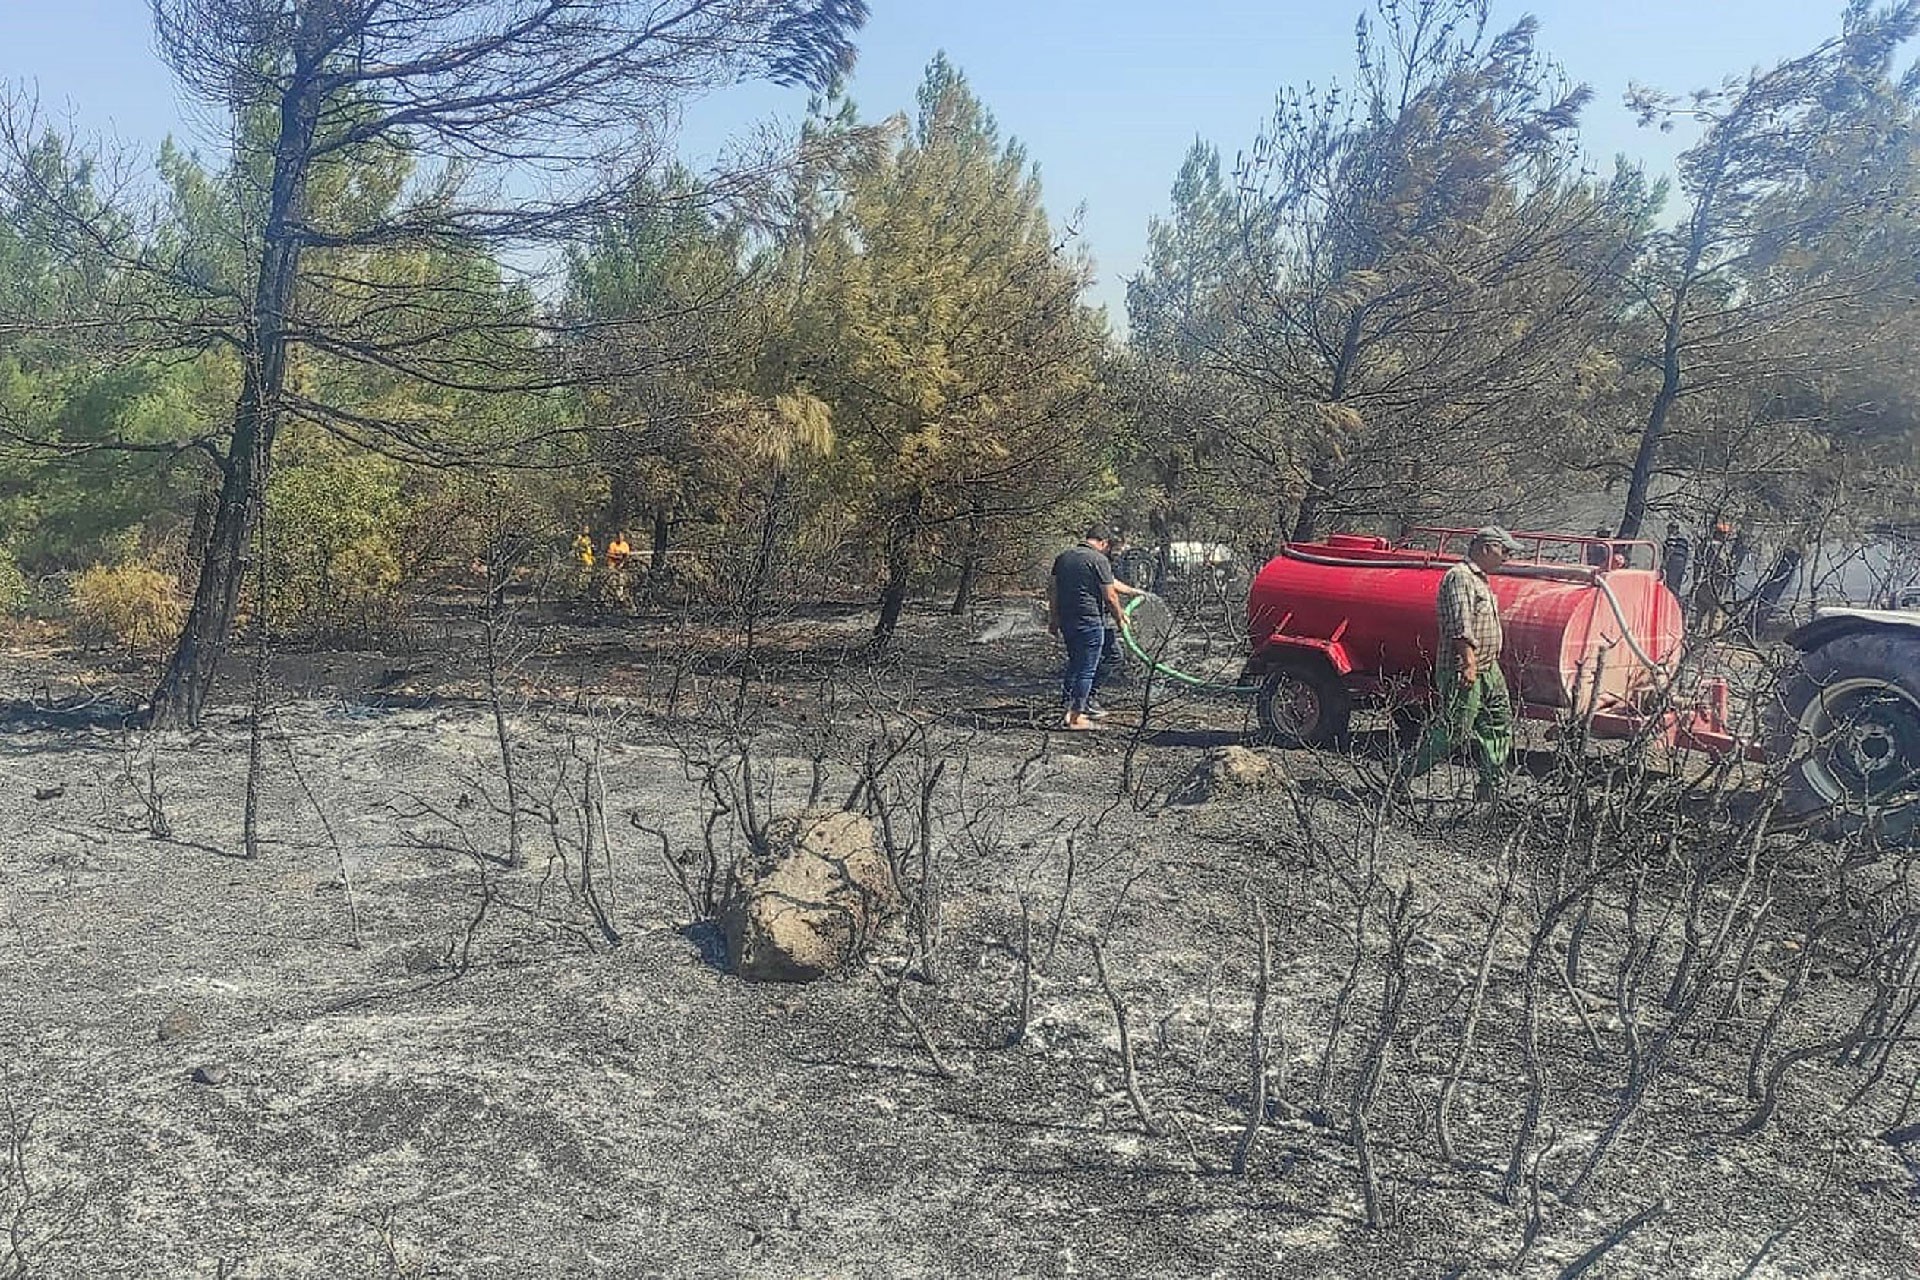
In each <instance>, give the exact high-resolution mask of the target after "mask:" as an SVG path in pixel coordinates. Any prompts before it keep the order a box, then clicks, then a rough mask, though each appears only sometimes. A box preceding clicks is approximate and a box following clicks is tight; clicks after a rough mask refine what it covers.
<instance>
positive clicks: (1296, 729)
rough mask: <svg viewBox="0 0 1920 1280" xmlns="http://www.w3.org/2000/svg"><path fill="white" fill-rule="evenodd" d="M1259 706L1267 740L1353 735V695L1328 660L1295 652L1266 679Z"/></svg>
mask: <svg viewBox="0 0 1920 1280" xmlns="http://www.w3.org/2000/svg"><path fill="white" fill-rule="evenodd" d="M1254 711H1255V714H1256V715H1257V716H1258V717H1259V720H1260V736H1261V740H1262V741H1265V742H1271V743H1273V744H1275V745H1276V746H1282V747H1337V746H1340V745H1342V744H1343V743H1345V742H1346V740H1347V721H1348V720H1349V718H1350V717H1351V716H1352V714H1353V698H1352V696H1351V695H1350V694H1348V692H1347V687H1346V686H1345V685H1344V684H1342V683H1340V677H1338V676H1336V675H1335V674H1334V673H1333V669H1332V668H1331V667H1329V666H1327V665H1326V664H1325V663H1323V662H1314V661H1312V660H1310V659H1304V658H1289V659H1284V660H1282V661H1281V662H1280V664H1279V665H1278V666H1276V667H1274V668H1273V670H1271V671H1269V672H1267V676H1266V679H1265V680H1263V681H1261V683H1260V694H1259V697H1258V698H1256V699H1255V701H1254Z"/></svg>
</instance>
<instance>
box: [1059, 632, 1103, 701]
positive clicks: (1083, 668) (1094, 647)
mask: <svg viewBox="0 0 1920 1280" xmlns="http://www.w3.org/2000/svg"><path fill="white" fill-rule="evenodd" d="M1105 632H1106V628H1105V627H1104V626H1102V625H1101V622H1100V619H1098V618H1077V619H1075V618H1070V619H1068V620H1067V621H1065V622H1063V623H1061V625H1060V638H1061V639H1062V640H1064V641H1066V642H1067V669H1066V671H1065V673H1064V674H1062V676H1061V677H1060V701H1061V702H1062V703H1064V704H1065V705H1066V708H1067V710H1068V711H1070V712H1081V711H1085V710H1086V709H1087V702H1088V700H1089V699H1091V698H1092V697H1093V677H1094V673H1095V672H1097V671H1099V670H1100V650H1101V648H1102V641H1103V637H1104V635H1105Z"/></svg>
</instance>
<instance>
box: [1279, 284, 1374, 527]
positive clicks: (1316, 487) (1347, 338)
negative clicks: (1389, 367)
mask: <svg viewBox="0 0 1920 1280" xmlns="http://www.w3.org/2000/svg"><path fill="white" fill-rule="evenodd" d="M1366 322H1367V308H1366V307H1365V306H1360V307H1356V308H1354V311H1353V314H1352V315H1351V316H1349V317H1348V318H1347V328H1346V332H1345V333H1343V334H1342V335H1341V337H1340V355H1339V357H1338V359H1337V360H1336V361H1335V363H1334V366H1333V378H1332V380H1331V382H1330V383H1329V384H1328V387H1327V404H1328V405H1329V406H1336V405H1339V404H1340V402H1341V401H1343V400H1345V399H1346V398H1347V392H1348V390H1349V389H1350V388H1351V386H1352V383H1353V370H1354V366H1355V364H1356V363H1357V362H1358V361H1359V359H1360V339H1361V337H1362V335H1363V333H1364V332H1365V328H1366ZM1330 429H1333V430H1337V429H1338V428H1330ZM1329 452H1331V453H1332V454H1334V456H1338V455H1339V454H1340V453H1341V450H1340V449H1338V448H1332V449H1330V450H1329ZM1337 479H1338V477H1337V475H1336V474H1335V472H1334V466H1333V458H1332V457H1321V458H1318V459H1316V460H1315V461H1314V464H1313V466H1312V467H1310V468H1309V469H1308V471H1307V489H1306V492H1305V493H1303V494H1301V495H1300V509H1299V510H1298V511H1297V512H1296V513H1295V514H1294V518H1293V534H1292V537H1291V538H1290V541H1293V542H1312V541H1313V540H1314V538H1316V537H1317V536H1318V535H1319V533H1320V518H1321V515H1322V514H1323V508H1324V507H1325V506H1326V502H1327V499H1328V498H1329V497H1330V496H1331V495H1332V493H1333V486H1334V484H1335V482H1336V481H1337Z"/></svg>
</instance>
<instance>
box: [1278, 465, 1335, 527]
mask: <svg viewBox="0 0 1920 1280" xmlns="http://www.w3.org/2000/svg"><path fill="white" fill-rule="evenodd" d="M1333 480H1334V477H1333V467H1332V466H1331V465H1330V464H1328V463H1325V462H1316V463H1314V464H1313V468H1312V470H1310V471H1309V472H1308V473H1307V491H1306V492H1305V493H1304V494H1302V495H1301V496H1300V507H1299V510H1298V511H1296V512H1295V513H1294V517H1293V532H1292V533H1290V534H1289V535H1288V538H1287V540H1288V541H1290V542H1312V541H1313V540H1314V538H1315V537H1317V536H1318V535H1319V533H1320V513H1321V508H1322V507H1323V506H1324V505H1325V503H1324V501H1323V498H1324V495H1325V494H1327V493H1328V492H1329V490H1330V489H1331V488H1332V486H1333Z"/></svg>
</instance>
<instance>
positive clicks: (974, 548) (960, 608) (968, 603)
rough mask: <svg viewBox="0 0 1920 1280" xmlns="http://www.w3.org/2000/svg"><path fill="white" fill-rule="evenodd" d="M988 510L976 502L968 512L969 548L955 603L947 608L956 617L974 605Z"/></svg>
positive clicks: (964, 559) (961, 567)
mask: <svg viewBox="0 0 1920 1280" xmlns="http://www.w3.org/2000/svg"><path fill="white" fill-rule="evenodd" d="M986 522H987V516H986V512H984V511H982V510H981V509H980V504H979V503H978V502H975V503H974V504H973V506H972V508H971V509H970V510H969V511H968V512H967V549H966V553H965V555H964V558H963V559H962V560H961V562H960V585H959V587H958V588H956V589H955V590H954V593H953V605H952V607H951V608H949V609H948V610H947V612H948V613H950V614H952V615H953V616H954V617H956V618H959V617H964V616H965V615H966V612H967V610H968V609H970V608H972V607H973V590H974V587H975V586H976V585H978V583H979V579H980V560H981V558H982V556H983V554H984V550H985V549H984V548H983V547H982V546H981V545H980V543H981V539H982V538H983V537H985V536H986Z"/></svg>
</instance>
